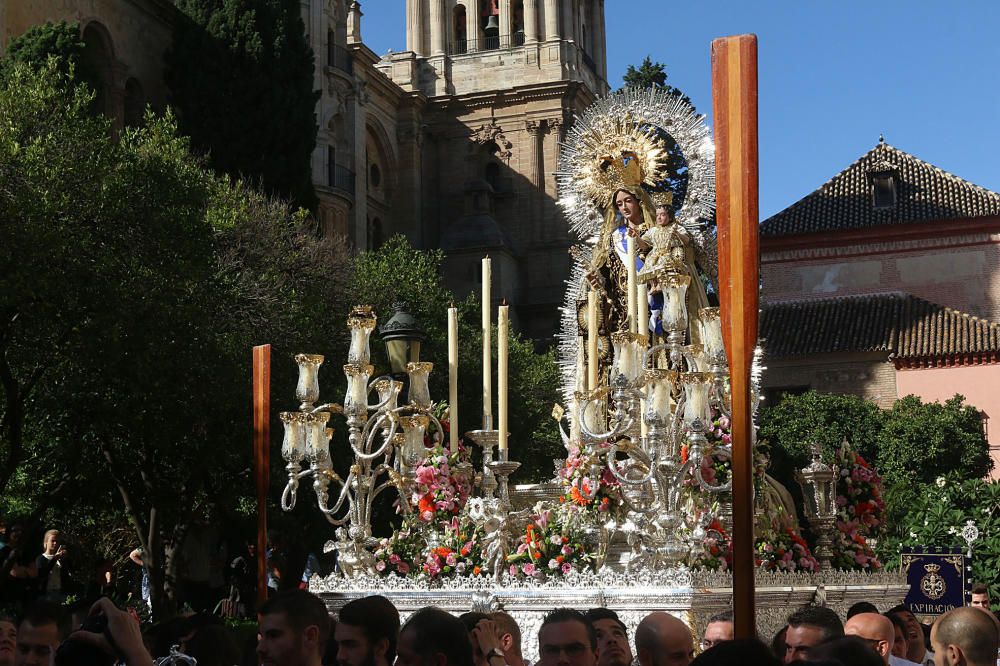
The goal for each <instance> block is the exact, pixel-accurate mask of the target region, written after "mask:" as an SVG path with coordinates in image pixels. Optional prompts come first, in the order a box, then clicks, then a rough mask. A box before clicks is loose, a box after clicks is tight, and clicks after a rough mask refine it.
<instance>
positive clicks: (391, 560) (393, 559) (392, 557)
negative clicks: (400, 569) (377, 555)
mask: <svg viewBox="0 0 1000 666" xmlns="http://www.w3.org/2000/svg"><path fill="white" fill-rule="evenodd" d="M400 562H402V560H401V559H400V558H399V555H397V554H396V553H393V554H392V555H390V556H389V564H399V563H400Z"/></svg>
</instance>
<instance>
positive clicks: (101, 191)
mask: <svg viewBox="0 0 1000 666" xmlns="http://www.w3.org/2000/svg"><path fill="white" fill-rule="evenodd" d="M92 99H93V95H92V93H90V92H88V91H87V90H86V88H85V87H83V86H75V85H73V83H72V82H71V81H70V80H69V78H68V76H67V75H66V74H65V72H62V71H60V67H59V62H58V60H57V59H51V60H49V61H48V63H47V64H46V66H44V67H41V68H34V67H29V66H27V65H25V64H15V65H13V66H12V67H10V68H8V69H6V70H5V72H4V73H3V76H2V79H0V116H2V117H3V118H4V119H5V122H4V123H3V124H2V125H0V183H2V184H0V242H2V243H3V244H4V245H5V247H6V248H7V249H8V250H9V252H5V253H4V254H3V258H2V259H0V271H2V273H3V275H4V276H5V288H4V289H3V290H0V314H2V319H0V399H2V401H3V403H2V408H0V409H2V411H0V456H2V459H0V497H2V498H3V500H2V502H3V504H4V505H6V507H5V508H9V507H10V506H18V507H21V508H23V509H25V510H30V511H32V512H33V513H35V514H40V513H42V512H46V513H47V514H48V515H52V514H53V512H56V513H58V512H59V507H58V504H59V503H60V502H59V500H63V501H65V500H67V499H68V498H72V502H69V504H70V505H71V506H70V507H69V508H68V509H64V510H63V511H62V514H61V515H62V518H63V520H66V519H67V518H69V517H77V516H79V515H89V516H91V519H90V520H89V522H87V523H86V524H88V525H100V526H101V529H105V530H107V531H108V532H112V531H114V530H111V529H110V527H111V526H112V525H115V524H117V525H118V527H119V528H120V527H121V526H122V525H123V522H122V519H123V518H124V519H125V520H127V523H124V524H129V525H131V529H132V532H133V542H135V541H137V542H138V543H140V544H141V545H142V546H143V547H144V548H145V549H146V551H147V554H148V557H149V563H150V565H151V575H152V578H153V582H154V609H155V610H156V611H157V613H160V612H162V611H164V610H165V609H167V608H169V605H170V604H169V601H170V598H169V596H170V595H169V592H170V589H169V583H170V577H171V576H170V575H171V572H172V567H173V565H174V562H173V561H172V560H169V559H164V549H163V547H162V546H163V542H164V540H165V539H172V540H173V541H174V543H175V544H177V545H179V544H181V543H182V542H183V539H184V535H185V534H186V531H187V528H188V527H189V526H190V524H191V523H192V521H194V520H196V519H198V518H199V517H202V516H206V515H213V516H214V515H218V514H219V512H225V511H227V510H232V505H234V504H235V503H237V502H238V500H239V498H240V495H241V494H246V495H249V494H250V493H251V489H250V486H249V479H248V478H247V475H246V474H245V471H246V469H247V467H248V466H249V446H248V442H249V441H250V433H249V425H248V423H247V405H248V404H249V382H248V380H247V378H248V377H249V360H250V353H249V347H250V345H251V344H255V343H258V342H265V341H273V340H279V341H280V343H282V344H288V345H289V348H290V349H297V348H301V347H302V346H307V347H308V346H313V345H317V344H319V342H320V341H321V340H322V341H325V340H326V338H327V336H328V331H329V330H331V329H332V328H333V322H334V321H335V320H336V319H337V313H338V312H339V309H338V307H337V306H336V304H337V303H339V302H340V301H341V294H342V292H343V289H344V286H345V285H346V277H347V268H348V266H347V261H346V253H345V251H344V248H343V246H340V245H336V244H333V243H331V242H329V241H324V240H320V239H319V238H318V237H317V236H316V234H315V225H314V223H313V222H312V221H311V220H310V219H309V218H308V217H307V216H306V215H305V214H303V213H301V212H298V213H293V212H292V211H291V209H290V208H289V207H288V205H287V204H285V203H283V202H280V201H276V200H274V199H271V198H268V197H266V196H264V195H261V194H259V193H257V192H255V191H253V190H252V189H250V188H248V187H247V186H246V185H245V184H243V183H238V182H237V183H234V184H231V183H230V182H229V181H228V179H220V178H219V177H217V176H215V175H214V174H213V173H212V172H211V171H210V170H208V169H207V168H205V166H204V165H203V164H202V163H201V162H200V161H199V160H198V159H197V158H195V157H193V156H192V155H191V153H190V151H189V146H188V142H187V140H186V139H184V138H182V137H180V136H178V134H177V127H176V123H175V120H174V119H173V117H172V116H170V115H169V114H168V115H167V116H165V117H164V118H159V119H158V118H155V117H153V116H151V115H148V116H147V118H146V125H145V127H143V128H142V129H138V130H136V129H129V130H126V131H124V132H122V134H121V136H120V137H115V136H114V135H113V134H112V133H111V131H110V124H109V122H110V121H109V120H107V119H106V118H103V117H95V116H93V115H92V114H90V112H89V110H88V109H89V105H90V102H91V100H92ZM341 321H342V320H341ZM341 344H343V343H341ZM344 346H346V345H344ZM289 348H285V347H282V346H280V344H279V346H278V347H277V349H276V351H277V353H278V355H279V357H280V356H284V355H285V354H288V355H289V356H290V353H289V352H288V351H287V350H288V349H289ZM285 367H286V366H285V364H281V363H277V364H276V372H275V380H276V383H279V385H280V383H284V384H289V383H292V384H293V383H294V379H293V377H292V375H293V371H292V369H288V370H285V369H284V368H285ZM276 476H277V475H276ZM234 479H243V480H244V484H245V485H244V486H242V487H241V486H240V485H238V484H234V483H233V480H234ZM115 496H117V497H118V499H119V501H120V503H118V502H116V503H115V504H117V505H118V506H120V507H122V508H120V509H117V510H116V511H112V512H109V511H108V509H107V507H108V506H109V504H111V503H110V502H109V499H112V498H114V497H115ZM69 524H72V523H69ZM115 533H116V534H120V531H116V532H115ZM80 536H81V537H83V538H90V539H98V538H100V535H93V534H81V535H80ZM114 543H115V544H118V545H117V547H120V542H119V541H115V542H114ZM114 554H115V555H116V556H120V552H116V553H114ZM164 593H166V595H165V594H164Z"/></svg>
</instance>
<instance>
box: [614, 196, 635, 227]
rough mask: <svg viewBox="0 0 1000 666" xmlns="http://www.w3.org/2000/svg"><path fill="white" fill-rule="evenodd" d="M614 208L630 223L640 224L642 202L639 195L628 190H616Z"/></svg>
mask: <svg viewBox="0 0 1000 666" xmlns="http://www.w3.org/2000/svg"><path fill="white" fill-rule="evenodd" d="M614 202H615V210H616V211H618V212H619V213H621V216H622V217H623V218H624V219H625V220H627V221H628V222H629V223H630V224H632V225H636V226H637V225H640V224H642V204H641V203H640V201H639V197H638V196H637V195H635V194H633V193H632V192H629V191H628V190H624V189H622V190H616V191H615V196H614Z"/></svg>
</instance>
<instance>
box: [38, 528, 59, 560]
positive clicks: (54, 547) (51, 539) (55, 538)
mask: <svg viewBox="0 0 1000 666" xmlns="http://www.w3.org/2000/svg"><path fill="white" fill-rule="evenodd" d="M61 544H62V534H61V533H60V532H59V530H48V531H46V532H45V538H44V539H43V540H42V548H44V549H45V554H46V555H55V554H56V553H57V552H59V546H60V545H61Z"/></svg>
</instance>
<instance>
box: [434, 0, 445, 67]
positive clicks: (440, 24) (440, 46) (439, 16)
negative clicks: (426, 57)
mask: <svg viewBox="0 0 1000 666" xmlns="http://www.w3.org/2000/svg"><path fill="white" fill-rule="evenodd" d="M444 2H445V0H431V55H432V56H439V55H444V40H445V34H446V33H447V30H445V27H446V24H445V8H444Z"/></svg>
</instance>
